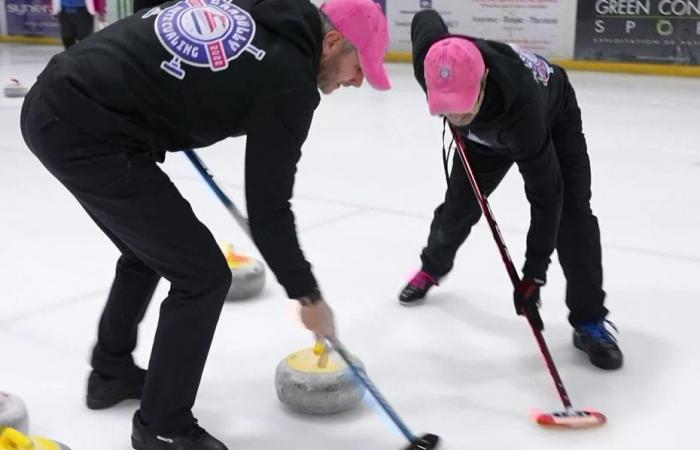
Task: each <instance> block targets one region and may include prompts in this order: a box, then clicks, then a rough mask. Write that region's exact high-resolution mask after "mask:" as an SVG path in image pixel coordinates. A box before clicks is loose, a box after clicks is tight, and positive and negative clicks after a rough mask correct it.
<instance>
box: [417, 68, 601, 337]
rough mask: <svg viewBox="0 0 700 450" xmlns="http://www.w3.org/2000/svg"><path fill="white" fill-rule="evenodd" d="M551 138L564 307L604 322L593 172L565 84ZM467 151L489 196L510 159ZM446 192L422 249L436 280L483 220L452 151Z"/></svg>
mask: <svg viewBox="0 0 700 450" xmlns="http://www.w3.org/2000/svg"><path fill="white" fill-rule="evenodd" d="M551 131H552V139H553V141H554V148H555V151H556V154H557V158H558V159H559V164H560V167H561V173H562V176H563V178H564V203H563V210H562V216H561V221H560V223H559V234H558V239H557V253H558V255H559V262H560V263H561V266H562V269H563V270H564V275H565V276H566V281H567V287H566V304H567V306H568V307H569V311H570V314H569V322H570V323H571V324H572V325H574V326H576V325H578V324H580V323H582V322H587V321H590V320H598V319H602V318H604V317H605V316H606V315H607V312H608V311H607V309H606V308H605V307H604V306H603V303H604V300H605V292H604V291H603V288H602V285H603V269H602V263H601V248H600V229H599V227H598V219H597V218H596V217H595V216H594V215H593V212H592V211H591V206H590V199H591V168H590V162H589V159H588V152H587V149H586V139H585V137H584V135H583V131H582V126H581V110H580V109H579V107H578V103H577V101H576V95H575V93H574V90H573V88H572V87H571V85H570V84H568V82H567V93H566V99H565V101H564V104H563V106H562V111H561V113H560V114H559V116H558V117H557V119H556V120H555V121H554V123H552V130H551ZM467 146H468V147H472V149H471V152H470V154H471V157H472V163H473V165H474V171H475V172H476V175H477V179H478V181H479V183H480V184H481V188H482V190H483V192H484V194H485V195H487V196H488V195H490V194H491V193H492V192H493V191H494V189H496V187H497V186H498V185H499V184H500V182H501V180H503V177H505V175H506V173H507V172H508V170H509V169H510V167H511V166H512V165H513V162H514V161H513V159H512V158H510V157H506V156H503V155H496V154H494V153H492V152H489V151H488V149H486V150H484V149H482V150H481V151H475V150H474V148H473V147H475V146H474V145H472V146H469V144H468V143H467ZM449 184H450V186H449V191H448V192H447V194H446V195H445V200H444V202H443V203H442V204H441V205H440V206H438V207H437V209H436V210H435V214H434V217H433V222H432V224H431V226H430V235H429V237H428V245H427V246H426V247H425V248H424V249H423V253H422V254H421V260H422V262H423V269H424V270H426V271H427V272H428V273H430V274H431V275H433V276H435V277H442V276H444V275H445V274H447V273H448V272H449V271H450V270H451V269H452V266H453V263H454V258H455V254H456V253H457V250H458V249H459V247H460V246H461V245H462V243H464V241H465V240H466V239H467V236H469V233H470V231H471V228H472V226H474V225H475V224H476V223H477V221H478V220H479V218H480V217H481V209H480V207H479V203H478V201H477V200H476V196H475V195H474V193H473V191H472V188H471V185H470V184H469V180H468V179H467V176H466V173H465V171H464V168H463V166H462V162H461V160H460V159H459V155H458V154H457V153H455V157H454V160H453V166H452V171H451V173H450V180H449Z"/></svg>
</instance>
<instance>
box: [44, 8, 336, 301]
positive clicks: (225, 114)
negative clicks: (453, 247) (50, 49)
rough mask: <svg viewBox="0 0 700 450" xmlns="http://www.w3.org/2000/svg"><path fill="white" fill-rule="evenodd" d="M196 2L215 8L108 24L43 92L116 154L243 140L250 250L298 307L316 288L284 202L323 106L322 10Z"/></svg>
mask: <svg viewBox="0 0 700 450" xmlns="http://www.w3.org/2000/svg"><path fill="white" fill-rule="evenodd" d="M196 1H198V2H200V4H203V3H206V4H209V5H210V8H209V9H204V10H203V9H199V10H197V9H196V8H192V7H191V6H190V3H194V2H190V3H186V2H180V3H178V2H167V3H165V4H163V5H161V6H160V9H154V10H151V11H150V12H146V13H144V12H145V11H141V12H140V13H141V14H140V15H134V16H131V17H128V18H126V19H124V20H121V21H119V22H117V23H115V24H113V25H111V26H110V27H108V28H106V29H105V30H103V31H101V32H100V33H97V34H95V35H93V36H91V37H89V38H88V39H86V40H84V41H83V42H80V43H79V44H78V45H76V46H74V47H73V48H71V49H70V50H68V51H66V52H64V53H61V54H59V55H57V56H55V57H54V58H53V59H52V60H51V61H50V63H49V65H48V66H47V68H46V69H45V70H44V72H43V73H42V74H41V75H40V76H39V84H40V85H41V87H42V90H43V92H44V95H45V98H46V100H47V102H48V103H49V105H50V106H51V108H52V109H53V110H54V112H55V113H56V114H57V115H58V116H59V117H61V118H63V119H65V120H66V121H68V122H72V123H73V124H74V125H75V126H77V127H78V128H80V129H81V130H82V131H84V132H86V133H89V134H91V135H93V136H96V137H98V138H99V139H104V140H105V141H108V142H110V143H111V144H113V145H110V147H111V148H114V147H119V148H121V149H124V151H139V150H142V149H144V148H148V149H149V150H150V151H152V152H154V153H157V152H162V151H177V150H182V149H188V148H197V147H204V146H209V145H211V144H213V143H215V142H217V141H220V140H222V139H225V138H227V137H231V136H240V135H247V146H246V168H245V169H246V171H245V177H246V179H245V181H246V197H247V204H248V215H249V220H250V228H251V231H252V234H253V239H254V241H255V243H256V245H257V246H258V248H259V249H260V252H261V253H262V255H263V257H264V258H265V260H266V262H267V263H268V265H269V266H270V268H271V269H272V271H273V272H274V274H275V275H276V277H277V279H278V281H279V282H280V283H281V284H282V285H283V286H284V288H285V289H286V291H287V294H288V295H289V297H290V298H298V297H300V296H302V295H305V294H308V293H309V292H311V291H312V290H314V289H315V288H316V280H315V279H314V276H313V274H312V272H311V266H310V264H309V263H308V262H307V261H306V259H305V258H304V255H303V253H302V251H301V249H300V247H299V242H298V240H297V235H296V229H295V221H294V215H293V214H292V211H291V209H290V203H289V201H290V199H291V197H292V188H293V185H294V178H295V173H296V164H297V162H298V160H299V158H300V157H301V146H302V144H303V143H304V141H305V140H306V137H307V133H308V130H309V127H310V125H311V120H312V117H313V113H314V111H315V109H316V107H317V106H318V104H319V101H320V95H319V93H318V89H317V82H316V75H317V72H318V68H319V62H320V59H321V52H322V48H321V45H322V39H323V36H322V31H321V21H320V16H319V14H318V10H317V8H316V7H315V6H314V5H313V4H311V3H310V2H309V1H308V0H196ZM212 6H216V7H217V8H213V7H212ZM237 8H239V9H237ZM251 17H252V20H251ZM253 36H254V37H253ZM251 37H253V39H252V42H250V38H251ZM248 44H249V45H248ZM220 55H223V57H220ZM212 61H213V62H212ZM214 63H216V64H214ZM226 64H228V67H226Z"/></svg>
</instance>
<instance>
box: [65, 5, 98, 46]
mask: <svg viewBox="0 0 700 450" xmlns="http://www.w3.org/2000/svg"><path fill="white" fill-rule="evenodd" d="M58 22H59V24H60V25H61V40H62V41H63V46H64V47H65V48H68V47H70V46H72V45H73V44H75V42H76V41H82V40H83V39H85V38H86V37H88V36H90V35H91V34H92V33H94V32H95V18H94V17H93V16H92V14H90V13H89V12H88V10H87V8H75V9H70V10H66V11H61V12H60V13H59V14H58Z"/></svg>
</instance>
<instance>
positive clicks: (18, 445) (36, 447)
mask: <svg viewBox="0 0 700 450" xmlns="http://www.w3.org/2000/svg"><path fill="white" fill-rule="evenodd" d="M0 450H70V448H68V447H67V446H65V445H63V444H61V443H60V442H56V441H53V440H51V439H47V438H42V437H36V436H31V437H29V436H26V435H25V434H23V433H21V432H20V431H18V430H16V429H14V428H5V429H4V430H3V432H2V434H0Z"/></svg>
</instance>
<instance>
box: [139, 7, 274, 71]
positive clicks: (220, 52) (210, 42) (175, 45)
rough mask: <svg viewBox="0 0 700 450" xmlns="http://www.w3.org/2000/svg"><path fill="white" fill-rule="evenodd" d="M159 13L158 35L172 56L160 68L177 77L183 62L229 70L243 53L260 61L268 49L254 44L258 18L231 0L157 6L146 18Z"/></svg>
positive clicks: (181, 69)
mask: <svg viewBox="0 0 700 450" xmlns="http://www.w3.org/2000/svg"><path fill="white" fill-rule="evenodd" d="M153 15H157V16H158V17H156V20H155V22H154V27H155V32H156V36H158V40H159V41H160V43H161V44H162V45H163V47H164V48H165V49H166V50H167V51H168V53H170V54H172V55H173V58H172V59H171V60H169V61H163V62H162V63H161V65H160V68H161V69H163V70H164V71H166V72H167V73H168V74H170V75H172V76H174V77H175V78H177V79H179V80H182V79H183V78H185V70H184V69H183V68H182V66H181V64H182V63H184V64H188V65H190V66H195V67H209V68H210V69H211V70H213V71H214V72H218V71H221V70H226V69H227V68H228V65H229V62H230V61H232V60H234V59H236V58H238V57H239V56H241V55H242V54H243V53H244V52H249V53H251V54H252V55H253V56H254V57H255V59H257V60H258V61H260V60H261V59H263V58H264V57H265V51H264V50H261V49H259V48H256V47H255V46H253V45H252V42H253V38H254V37H255V21H253V18H252V17H251V16H250V14H248V12H247V11H245V10H243V9H241V8H239V7H238V6H236V5H234V4H233V3H230V2H229V1H228V0H183V1H180V2H178V3H175V4H174V5H171V6H169V7H167V8H165V9H161V8H154V9H152V10H150V11H149V12H148V13H146V14H145V15H144V16H143V18H144V19H145V18H147V17H150V16H153Z"/></svg>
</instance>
